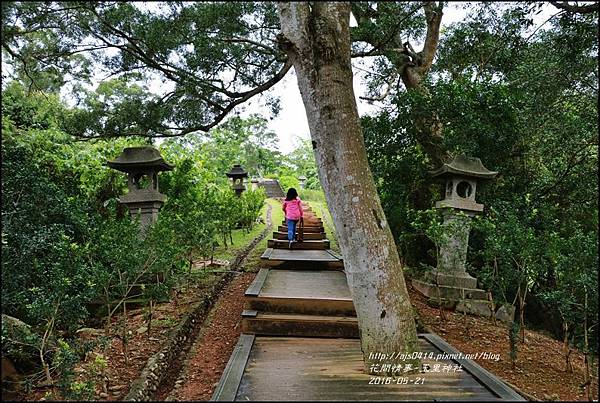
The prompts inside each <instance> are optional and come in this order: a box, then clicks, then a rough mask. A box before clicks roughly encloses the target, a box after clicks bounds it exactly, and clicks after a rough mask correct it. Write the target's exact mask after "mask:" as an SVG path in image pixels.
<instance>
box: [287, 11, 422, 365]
mask: <svg viewBox="0 0 600 403" xmlns="http://www.w3.org/2000/svg"><path fill="white" fill-rule="evenodd" d="M278 10H279V18H280V21H281V30H282V35H281V36H280V37H279V39H280V44H281V46H282V48H283V49H284V50H285V52H286V53H287V55H288V57H289V60H291V62H292V63H293V65H294V69H295V71H296V75H297V77H298V87H299V89H300V93H301V94H302V100H303V102H304V106H305V108H306V116H307V119H308V124H309V128H310V132H311V137H312V144H313V148H314V151H315V156H316V160H317V166H318V169H319V176H320V178H321V183H322V185H323V189H324V190H325V195H326V198H327V204H328V206H329V209H330V211H331V214H332V217H333V220H334V223H335V228H336V233H337V235H338V242H339V244H340V247H341V249H342V254H343V256H344V265H345V268H346V275H347V278H348V284H349V286H350V292H351V294H352V299H353V301H354V306H355V308H356V313H357V317H358V321H359V328H360V334H361V345H362V350H363V355H364V359H365V365H366V368H367V369H369V367H370V364H372V363H373V360H372V359H371V357H370V353H377V352H380V353H392V352H394V351H414V350H415V349H416V347H417V335H416V328H415V322H414V318H413V314H412V307H411V304H410V299H409V296H408V292H407V289H406V284H405V282H404V276H403V274H402V266H401V264H400V259H399V256H398V251H397V250H396V246H395V244H394V239H393V237H392V233H391V231H390V228H389V226H388V224H387V221H386V218H385V215H384V213H383V209H382V207H381V202H380V200H379V196H378V195H377V190H376V188H375V183H374V181H373V176H372V175H371V171H370V169H369V163H368V161H367V155H366V150H365V144H364V140H363V134H362V128H361V126H360V121H359V117H358V111H357V107H356V100H355V97H354V90H353V87H352V66H351V59H350V50H351V47H350V29H349V24H350V4H349V3H342V2H323V3H321V2H315V3H305V2H298V3H291V2H290V3H279V4H278Z"/></svg>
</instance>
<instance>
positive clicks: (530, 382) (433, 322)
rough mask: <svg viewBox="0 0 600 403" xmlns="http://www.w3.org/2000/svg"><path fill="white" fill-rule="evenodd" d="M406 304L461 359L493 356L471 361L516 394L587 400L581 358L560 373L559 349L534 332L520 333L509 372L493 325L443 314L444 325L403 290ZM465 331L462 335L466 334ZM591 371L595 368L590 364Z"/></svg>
mask: <svg viewBox="0 0 600 403" xmlns="http://www.w3.org/2000/svg"><path fill="white" fill-rule="evenodd" d="M409 293H410V295H411V301H412V303H413V306H414V307H415V308H416V309H417V312H418V313H419V316H420V319H421V322H422V323H423V325H425V326H426V327H427V328H429V329H430V330H431V331H433V332H434V333H437V334H438V335H439V336H441V337H442V338H444V339H445V340H446V341H447V342H448V343H450V344H451V345H452V346H454V347H455V348H456V349H457V350H459V351H461V352H463V353H465V354H473V353H477V352H490V353H493V354H499V355H500V360H499V361H497V362H496V361H493V360H483V359H479V360H475V361H476V362H477V363H478V364H479V365H481V366H482V367H484V368H485V369H487V370H488V371H490V372H492V373H493V374H494V375H496V376H498V377H500V378H502V379H504V380H506V381H508V382H509V383H511V384H512V385H514V386H516V387H517V388H518V389H520V390H521V391H523V392H525V393H527V394H529V395H531V396H532V397H534V398H536V399H539V400H562V401H573V400H587V398H586V396H585V390H584V389H583V388H580V387H579V385H581V384H583V383H584V368H585V367H584V365H583V354H581V353H579V352H574V353H572V354H571V363H572V365H573V370H574V372H573V373H572V374H571V373H567V372H565V357H564V354H563V353H562V343H561V342H559V341H557V340H555V339H553V338H551V337H549V336H546V335H543V334H540V333H538V332H533V331H529V330H525V343H524V344H521V343H520V344H519V346H518V355H517V364H516V369H514V370H513V369H512V365H511V359H510V357H509V355H508V352H509V341H508V329H507V328H506V326H505V325H503V324H502V323H500V322H497V323H498V325H494V324H493V323H492V321H491V320H489V319H486V318H480V317H476V316H469V315H467V317H466V318H467V322H466V326H465V322H464V317H463V315H462V314H459V313H450V312H447V313H446V315H447V321H445V322H444V321H442V320H441V319H440V311H439V309H438V308H432V307H430V306H428V305H427V304H426V303H425V299H424V297H423V296H421V295H420V294H419V293H418V292H416V291H415V290H414V289H412V288H411V287H409ZM467 328H468V331H467V330H466V329H467ZM596 365H597V364H596ZM593 394H594V396H595V397H594V399H598V382H597V378H596V382H595V384H594V392H593Z"/></svg>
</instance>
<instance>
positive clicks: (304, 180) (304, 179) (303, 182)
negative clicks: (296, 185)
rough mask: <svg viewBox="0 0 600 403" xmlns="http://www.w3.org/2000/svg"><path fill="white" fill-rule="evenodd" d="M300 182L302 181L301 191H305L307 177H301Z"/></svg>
mask: <svg viewBox="0 0 600 403" xmlns="http://www.w3.org/2000/svg"><path fill="white" fill-rule="evenodd" d="M298 180H299V181H300V189H304V185H305V184H306V176H304V175H303V176H299V177H298Z"/></svg>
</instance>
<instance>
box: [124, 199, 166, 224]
mask: <svg viewBox="0 0 600 403" xmlns="http://www.w3.org/2000/svg"><path fill="white" fill-rule="evenodd" d="M165 198H166V197H165V195H163V194H162V193H158V192H157V191H153V190H151V189H142V190H138V191H137V192H130V193H128V194H126V195H125V196H121V197H120V198H119V202H121V203H122V204H125V205H126V206H127V208H128V209H129V214H131V217H132V218H136V217H137V216H138V215H139V217H140V229H141V232H142V233H144V232H145V231H146V229H147V228H148V226H150V225H152V224H154V223H155V222H156V221H157V220H158V212H159V211H160V208H161V207H162V205H163V204H164V201H165Z"/></svg>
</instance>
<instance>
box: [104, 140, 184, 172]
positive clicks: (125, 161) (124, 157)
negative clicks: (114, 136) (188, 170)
mask: <svg viewBox="0 0 600 403" xmlns="http://www.w3.org/2000/svg"><path fill="white" fill-rule="evenodd" d="M106 164H107V165H108V166H109V167H111V168H113V169H116V170H117V171H121V172H125V173H129V172H135V171H140V170H148V169H150V170H154V171H171V170H173V168H174V167H175V166H174V165H171V164H169V163H167V162H166V161H165V160H164V159H163V157H162V156H161V155H160V152H159V151H158V150H157V149H156V148H154V147H151V146H143V147H127V148H125V149H124V150H123V152H122V153H121V154H120V155H119V156H118V157H117V158H115V159H114V160H113V161H107V163H106Z"/></svg>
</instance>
